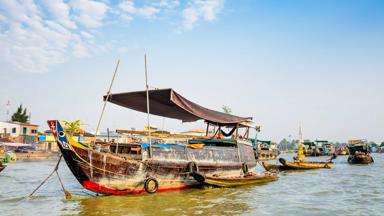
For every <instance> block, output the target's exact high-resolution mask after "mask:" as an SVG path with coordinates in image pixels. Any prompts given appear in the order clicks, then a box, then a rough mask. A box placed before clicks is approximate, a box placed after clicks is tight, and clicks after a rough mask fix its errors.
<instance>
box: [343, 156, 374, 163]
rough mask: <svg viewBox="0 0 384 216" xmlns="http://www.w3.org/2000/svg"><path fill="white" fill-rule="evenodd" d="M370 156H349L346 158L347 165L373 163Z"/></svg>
mask: <svg viewBox="0 0 384 216" xmlns="http://www.w3.org/2000/svg"><path fill="white" fill-rule="evenodd" d="M373 162H374V161H373V158H372V156H371V155H369V154H367V155H350V156H348V163H350V164H370V163H373Z"/></svg>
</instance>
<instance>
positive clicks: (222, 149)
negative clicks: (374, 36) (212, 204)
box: [48, 89, 256, 195]
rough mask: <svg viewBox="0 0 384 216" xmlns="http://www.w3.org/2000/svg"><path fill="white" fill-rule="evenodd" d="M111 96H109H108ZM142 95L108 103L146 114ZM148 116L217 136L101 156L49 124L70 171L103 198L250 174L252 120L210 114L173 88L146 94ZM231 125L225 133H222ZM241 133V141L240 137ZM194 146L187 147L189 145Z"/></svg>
mask: <svg viewBox="0 0 384 216" xmlns="http://www.w3.org/2000/svg"><path fill="white" fill-rule="evenodd" d="M108 96H110V97H108ZM146 96H147V94H146V91H138V92H128V93H120V94H111V95H107V96H104V99H106V100H107V101H109V102H111V103H114V104H118V105H120V106H123V107H126V108H130V109H133V110H136V111H140V112H146V111H147V98H146ZM148 96H149V97H148V101H149V102H150V103H149V111H150V113H151V114H154V115H160V116H163V117H169V118H175V119H179V120H182V121H183V122H191V121H196V120H200V119H202V120H205V122H206V123H207V133H208V131H209V127H210V126H212V125H214V126H215V128H216V129H217V130H216V135H217V136H220V137H222V136H224V137H234V139H225V138H218V137H207V138H204V139H203V138H200V139H190V140H188V143H177V144H174V143H173V144H167V143H166V144H158V143H153V142H151V141H150V140H151V139H150V137H149V141H148V142H141V143H126V144H118V145H115V146H114V151H113V152H104V151H98V149H94V148H93V146H92V145H87V144H84V143H81V142H78V141H75V140H74V139H73V138H72V137H71V136H69V135H68V134H67V133H66V131H65V130H64V128H63V126H62V125H61V123H60V122H59V121H57V120H49V121H48V125H49V127H50V129H51V131H52V133H53V136H54V137H55V139H56V141H57V144H58V146H59V149H60V151H61V153H62V155H63V158H64V160H65V162H66V163H67V165H68V167H69V169H70V170H71V172H72V173H73V175H74V176H75V177H76V179H77V180H78V181H79V182H80V184H81V185H83V187H85V188H86V189H88V190H90V191H93V192H96V193H101V194H116V195H121V194H130V193H142V192H148V193H154V192H160V191H168V190H180V189H184V188H188V187H193V186H196V185H200V184H201V182H199V181H197V180H196V179H195V178H194V177H193V176H192V175H193V174H199V175H203V176H215V175H220V176H223V177H227V176H234V175H238V174H239V173H241V172H242V173H244V174H246V173H248V170H250V169H253V168H254V167H255V166H256V159H255V156H254V151H253V146H252V143H251V141H250V140H249V132H250V129H255V128H256V127H255V126H254V125H253V124H252V122H251V118H244V117H239V116H234V115H230V114H225V113H221V112H217V111H213V110H210V109H207V108H204V107H202V106H199V105H198V104H195V103H193V102H191V101H189V100H187V99H185V98H184V97H182V96H181V95H179V94H177V93H176V92H175V91H174V90H172V89H158V90H150V91H148ZM225 127H230V128H231V130H230V132H229V133H226V132H224V130H223V129H224V128H225ZM240 132H244V134H243V135H242V136H241V137H242V138H241V139H240V138H239V137H240V136H239V133H240ZM191 145H192V146H193V147H190V146H191Z"/></svg>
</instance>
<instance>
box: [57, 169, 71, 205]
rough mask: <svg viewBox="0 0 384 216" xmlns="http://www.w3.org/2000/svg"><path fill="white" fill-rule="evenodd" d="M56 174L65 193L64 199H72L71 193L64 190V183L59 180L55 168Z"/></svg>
mask: <svg viewBox="0 0 384 216" xmlns="http://www.w3.org/2000/svg"><path fill="white" fill-rule="evenodd" d="M56 174H57V177H58V178H59V181H60V185H61V188H62V189H63V192H64V195H65V199H67V200H69V199H72V194H71V193H70V192H69V191H67V190H65V188H64V184H63V182H62V181H61V178H60V175H59V173H58V172H57V170H56Z"/></svg>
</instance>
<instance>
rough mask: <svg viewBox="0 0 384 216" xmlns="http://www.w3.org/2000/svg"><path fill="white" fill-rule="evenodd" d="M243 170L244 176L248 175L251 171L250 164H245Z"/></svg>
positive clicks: (242, 166)
mask: <svg viewBox="0 0 384 216" xmlns="http://www.w3.org/2000/svg"><path fill="white" fill-rule="evenodd" d="M241 169H242V170H243V173H244V175H248V172H249V169H248V164H247V163H243V164H242V165H241Z"/></svg>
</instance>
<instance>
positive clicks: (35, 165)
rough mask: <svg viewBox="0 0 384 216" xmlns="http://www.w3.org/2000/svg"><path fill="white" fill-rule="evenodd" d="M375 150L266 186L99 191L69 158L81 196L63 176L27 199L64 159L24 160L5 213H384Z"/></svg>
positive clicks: (0, 191) (1, 207)
mask: <svg viewBox="0 0 384 216" xmlns="http://www.w3.org/2000/svg"><path fill="white" fill-rule="evenodd" d="M283 157H285V158H292V155H283ZM373 157H374V159H375V163H374V164H371V165H365V166H362V165H349V164H348V163H347V157H346V156H339V157H338V158H337V159H336V160H335V164H334V166H333V168H332V169H321V170H310V171H305V172H289V173H284V172H283V173H280V179H279V180H278V181H275V182H272V183H269V184H266V185H261V186H246V187H237V188H195V189H187V190H182V191H173V192H163V193H157V194H153V195H149V194H141V195H128V196H95V194H92V193H90V192H87V191H86V190H85V189H83V188H82V186H81V185H80V184H78V183H77V181H76V179H75V178H74V177H73V175H72V174H71V173H70V171H69V169H68V168H67V166H66V164H65V163H62V164H61V166H60V168H59V174H60V177H61V178H62V179H63V182H64V186H65V188H66V189H67V190H69V191H71V193H72V194H73V196H74V199H73V200H70V201H66V200H65V198H64V195H63V192H62V191H61V186H60V183H59V181H58V178H57V177H56V176H52V178H51V179H50V180H49V181H48V182H47V183H46V184H45V185H44V186H43V187H42V188H41V189H40V190H39V191H38V192H37V193H36V194H35V195H34V196H33V197H30V198H25V197H26V196H27V195H28V194H29V193H31V192H32V191H33V189H34V188H36V187H37V186H38V185H39V183H40V182H42V180H43V179H44V178H45V177H46V176H47V175H48V174H49V173H50V172H51V171H52V170H53V169H54V167H55V164H56V162H57V159H55V160H44V161H18V162H16V163H12V164H9V165H8V167H7V168H6V169H5V170H4V171H3V172H1V173H0V215H2V216H6V215H108V216H112V215H156V216H161V215H295V216H297V215H384V212H383V211H384V166H383V165H384V154H373ZM325 159H326V158H324V157H323V158H308V159H307V160H325ZM257 170H262V169H261V167H259V168H257Z"/></svg>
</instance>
